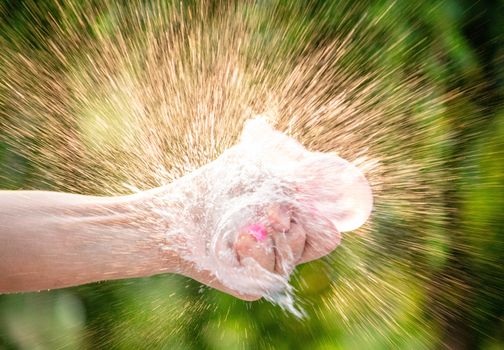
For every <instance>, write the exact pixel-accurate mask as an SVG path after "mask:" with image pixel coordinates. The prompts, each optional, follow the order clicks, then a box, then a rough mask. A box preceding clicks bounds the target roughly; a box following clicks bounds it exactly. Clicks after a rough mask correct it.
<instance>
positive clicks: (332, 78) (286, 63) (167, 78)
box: [0, 1, 463, 342]
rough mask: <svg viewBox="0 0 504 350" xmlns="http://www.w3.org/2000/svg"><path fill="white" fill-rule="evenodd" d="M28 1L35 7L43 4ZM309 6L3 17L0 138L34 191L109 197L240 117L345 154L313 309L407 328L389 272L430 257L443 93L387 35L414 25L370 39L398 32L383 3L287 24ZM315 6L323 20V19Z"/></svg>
mask: <svg viewBox="0 0 504 350" xmlns="http://www.w3.org/2000/svg"><path fill="white" fill-rule="evenodd" d="M27 6H28V7H29V12H30V13H32V14H33V19H34V20H35V19H37V18H40V13H43V12H44V8H41V7H40V5H36V4H35V3H29V5H27ZM309 8H310V7H309V6H308V8H307V7H305V5H304V4H301V3H296V2H294V3H292V4H290V5H286V4H283V2H278V3H277V2H247V1H244V2H229V3H228V2H207V1H201V2H196V3H194V4H192V5H181V4H179V3H178V2H174V3H171V2H164V1H159V2H156V1H154V2H151V3H149V4H145V3H143V2H140V1H132V2H128V4H127V5H121V6H119V5H116V4H114V2H109V1H104V2H100V5H92V4H90V3H85V4H80V3H79V4H77V3H74V2H65V1H62V2H56V3H55V4H54V8H53V9H52V11H51V13H53V14H55V15H51V16H46V17H44V18H45V20H46V22H45V23H44V26H38V25H36V23H37V22H35V23H34V25H33V26H32V27H30V28H29V33H21V34H19V33H15V32H14V29H13V27H9V26H5V28H2V30H3V32H4V33H5V34H6V35H5V36H3V37H2V39H1V40H2V42H3V44H5V45H4V46H5V47H6V49H4V50H2V51H1V52H0V77H1V79H0V103H1V105H0V107H1V109H0V113H1V119H0V123H1V128H2V131H3V135H2V138H3V141H5V142H7V143H8V144H9V145H11V146H12V147H13V148H15V149H17V150H18V152H19V153H20V154H22V155H23V156H24V157H26V158H27V159H29V160H30V161H31V163H32V164H33V166H34V169H33V173H34V174H35V176H37V177H36V179H35V180H34V183H37V186H38V188H40V184H41V183H43V184H45V185H46V186H47V188H50V189H53V190H61V191H70V192H79V193H88V194H101V195H117V194H125V193H129V192H131V190H134V191H138V190H145V189H149V188H153V187H157V186H162V185H166V184H169V183H170V182H172V181H174V180H176V179H178V178H180V177H182V176H183V175H185V174H188V173H190V172H193V171H195V170H196V169H198V168H200V167H202V166H204V165H205V164H208V163H210V162H212V161H214V160H215V159H217V158H218V157H219V156H220V155H222V154H223V153H224V151H225V150H227V149H228V148H230V147H231V146H233V145H235V144H236V143H237V142H238V137H239V135H240V133H241V131H242V129H243V126H244V123H245V121H246V120H249V119H251V118H254V117H255V116H256V115H259V114H261V115H265V116H266V118H267V119H268V120H269V122H270V123H271V124H272V125H274V127H275V128H276V129H278V130H280V131H282V132H284V134H285V135H289V136H291V137H293V138H294V139H296V140H298V141H299V142H300V143H301V144H302V145H303V146H304V147H306V148H307V149H308V150H309V151H318V152H333V153H334V154H337V155H338V156H340V157H342V158H344V159H347V160H348V161H350V162H352V163H353V164H354V165H355V166H357V167H358V168H359V169H360V170H361V171H362V173H363V174H364V175H365V177H366V178H367V179H368V181H369V183H370V185H371V187H372V191H373V196H374V203H375V207H374V211H373V214H372V216H371V220H369V221H368V222H367V223H366V224H365V225H364V226H362V227H361V228H359V229H358V230H357V231H356V232H354V233H351V234H347V235H345V237H344V239H343V243H342V246H341V247H340V248H338V250H337V252H336V253H335V254H334V255H333V256H332V257H331V258H330V259H328V260H327V261H326V262H327V264H326V268H325V273H326V275H327V279H326V280H327V286H328V290H329V291H330V292H328V293H325V294H324V296H323V297H322V300H321V301H320V302H319V303H317V304H316V305H312V309H313V313H314V314H319V315H321V317H328V316H327V315H328V313H327V311H328V310H330V311H331V312H330V313H329V314H330V315H332V316H331V317H333V318H334V320H333V321H335V322H341V323H344V324H345V325H346V326H347V327H348V329H349V330H350V331H351V332H354V333H356V334H368V335H370V334H373V332H380V330H382V329H384V328H386V329H389V330H390V329H392V330H393V331H394V332H397V334H402V335H405V332H404V330H402V329H401V328H400V325H399V324H398V322H397V319H398V318H400V314H401V312H406V313H408V312H411V313H413V312H414V311H415V309H416V308H418V307H420V306H419V304H421V301H418V300H412V299H411V294H410V293H409V289H408V288H407V287H405V286H412V288H413V286H414V287H420V288H423V287H422V286H427V285H430V284H431V283H432V276H431V275H430V274H429V272H428V270H427V269H425V270H424V269H423V266H422V265H421V264H422V262H423V263H424V264H431V263H432V262H434V263H439V264H441V263H442V262H443V261H444V259H446V251H445V248H446V242H445V238H444V237H445V236H444V235H443V234H442V232H441V231H440V229H435V228H442V227H443V225H444V223H445V220H446V216H447V210H446V208H445V205H444V204H443V188H444V187H445V185H446V183H447V182H449V181H451V180H452V178H451V177H450V176H451V175H450V174H449V173H447V172H446V170H445V169H446V167H445V164H446V162H447V161H448V160H447V159H446V158H445V157H446V155H445V154H444V153H443V147H442V146H440V145H442V144H444V143H449V142H450V137H451V135H449V133H448V132H446V130H441V129H440V125H443V118H445V116H444V115H443V112H444V111H445V104H446V103H447V102H448V101H450V100H451V99H453V98H454V97H456V95H457V94H456V93H454V92H450V93H446V92H444V91H443V90H442V89H440V88H439V86H438V85H437V84H436V81H435V79H433V78H432V77H429V76H428V75H427V73H426V70H424V68H425V67H424V66H423V65H422V63H415V64H414V65H413V66H411V65H405V64H404V65H403V64H402V63H401V62H402V60H401V58H403V57H409V56H410V55H412V51H410V50H419V52H421V47H422V46H421V42H419V43H418V46H417V47H415V46H413V48H412V46H411V45H401V44H402V43H403V42H404V41H407V40H410V39H411V35H412V33H411V32H412V30H408V29H407V28H402V30H401V34H400V35H395V36H393V37H391V38H390V40H384V39H383V35H384V33H389V34H390V33H396V32H395V31H393V26H394V25H395V24H394V23H390V21H388V17H389V15H390V13H391V12H394V11H398V10H397V9H396V6H395V5H394V4H392V5H390V6H384V7H382V8H380V9H378V10H377V12H378V13H379V16H376V14H375V16H372V17H371V16H368V15H367V13H366V11H364V10H365V7H364V6H362V5H360V4H354V5H351V6H347V5H330V6H329V5H328V7H327V8H323V9H318V11H319V13H322V14H324V16H319V17H315V19H313V20H312V21H310V22H308V23H303V21H302V20H300V19H301V18H303V14H304V13H306V12H307V11H310V9H309ZM312 10H313V9H312ZM331 15H334V16H336V15H337V16H340V18H341V21H340V25H339V26H338V28H334V27H330V26H329V25H328V24H327V23H326V22H327V18H328V17H330V16H331ZM42 28H48V29H47V32H45V31H44V32H42ZM327 28H332V29H331V30H332V32H331V33H332V34H331V35H328V33H327V32H326V33H324V29H325V30H329V29H327ZM9 38H14V39H12V40H10V39H9ZM327 38H331V39H330V40H329V39H327ZM378 47H379V49H377V48H378ZM404 47H408V48H409V50H408V51H405V50H403V49H402V48H404ZM216 181H217V180H216ZM226 205H229V203H227V204H226ZM209 219H210V218H209ZM412 256H417V257H418V256H420V257H421V259H419V260H418V259H417V260H415V261H420V263H419V265H418V266H412V265H411V263H410V262H411V261H412V260H411V257H412ZM440 283H444V282H440ZM452 283H454V284H456V283H457V282H456V281H452ZM297 286H298V288H300V289H301V290H302V289H303V288H304V287H306V288H308V287H309V281H304V280H299V281H298V282H297ZM461 290H463V288H462V289H460V288H459V289H457V291H458V292H460V291H461ZM458 292H457V293H458ZM457 297H458V295H457V296H456V298H455V299H457ZM452 310H453V309H452ZM418 322H419V323H420V324H421V323H422V322H425V321H424V320H418ZM427 329H428V324H427V323H426V325H425V329H424V331H425V334H421V335H417V336H418V337H420V338H421V337H428V335H427V333H428V332H427ZM370 336H371V335H370ZM390 341H391V342H393V341H394V340H392V339H391V340H390Z"/></svg>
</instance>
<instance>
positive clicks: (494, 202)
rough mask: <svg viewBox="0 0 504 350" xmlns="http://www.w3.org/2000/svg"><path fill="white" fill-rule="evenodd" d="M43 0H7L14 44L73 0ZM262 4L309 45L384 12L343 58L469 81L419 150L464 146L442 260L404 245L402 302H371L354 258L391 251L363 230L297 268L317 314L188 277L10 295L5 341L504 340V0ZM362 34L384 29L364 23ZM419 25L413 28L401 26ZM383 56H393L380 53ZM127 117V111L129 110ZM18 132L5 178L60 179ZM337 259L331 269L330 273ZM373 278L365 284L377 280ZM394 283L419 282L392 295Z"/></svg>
mask: <svg viewBox="0 0 504 350" xmlns="http://www.w3.org/2000/svg"><path fill="white" fill-rule="evenodd" d="M42 3H43V4H42V5H40V6H42V8H44V9H45V10H46V12H43V11H42V12H39V13H37V14H35V15H34V16H35V18H32V20H33V21H35V20H37V21H36V23H33V22H30V21H27V20H26V16H27V13H29V11H30V6H31V2H23V1H20V2H18V1H4V2H3V3H1V4H0V21H1V22H0V45H18V44H19V42H17V40H19V38H25V39H26V42H23V43H22V44H19V45H21V47H22V46H23V45H27V46H29V47H35V48H36V47H37V45H39V43H38V42H37V37H38V36H39V35H41V34H40V32H37V33H34V32H33V27H34V26H40V27H44V26H45V25H47V23H46V22H45V21H44V18H43V16H45V15H49V14H53V13H57V11H56V8H57V7H58V5H57V4H58V3H57V2H52V1H46V2H42ZM191 3H193V5H194V2H191ZM259 3H260V4H261V6H263V7H264V8H263V12H264V16H268V15H271V14H272V13H273V15H276V16H278V17H279V21H289V22H290V23H294V22H295V23H296V25H291V26H290V27H289V28H290V31H289V32H287V33H286V35H285V42H284V43H283V44H282V47H281V48H280V51H281V53H283V52H284V51H285V53H287V52H290V51H292V50H295V49H299V48H297V47H294V46H295V45H296V44H295V43H296V42H297V41H296V40H294V38H295V37H296V36H297V35H299V33H300V32H302V31H303V30H306V31H311V32H312V33H313V35H314V36H315V37H316V40H314V42H313V45H314V46H317V45H319V44H320V43H323V42H325V41H327V40H330V39H331V38H334V37H335V36H338V35H339V36H342V35H343V36H344V35H346V34H348V33H347V32H348V28H349V27H348V26H345V27H343V26H342V22H343V21H345V23H347V24H348V23H358V22H360V21H364V22H367V25H366V26H364V27H366V28H368V27H369V26H374V28H373V31H372V34H373V35H374V37H373V38H374V40H372V41H370V40H366V41H365V43H366V44H368V43H369V45H366V46H362V47H360V50H358V51H356V54H355V55H354V56H352V55H350V56H348V57H347V59H348V62H345V61H342V62H341V64H342V65H345V64H350V63H352V64H355V62H361V63H362V67H361V68H362V71H363V72H370V71H373V70H375V69H377V68H379V67H380V66H387V67H399V68H400V69H397V71H394V72H391V76H390V79H392V80H393V79H395V76H394V75H398V76H407V75H408V74H411V72H412V70H413V69H414V68H415V67H418V65H419V64H421V65H422V67H424V68H425V72H426V75H427V76H428V77H429V79H430V80H432V81H435V82H436V84H437V85H436V86H438V87H439V89H440V91H439V93H440V94H441V93H443V92H446V91H452V90H457V91H465V93H463V94H460V95H456V96H454V97H453V99H452V100H451V101H450V102H448V103H447V104H446V105H445V106H444V108H443V112H442V113H440V115H433V116H432V120H431V121H429V122H431V123H435V124H436V128H434V130H436V134H432V135H431V137H432V138H433V139H437V138H441V137H442V136H444V135H451V136H452V137H450V139H449V140H445V141H446V142H439V143H436V147H435V148H429V149H425V148H423V149H420V150H416V152H417V153H415V152H412V154H413V155H416V156H418V158H419V159H422V157H427V156H438V155H442V158H443V159H447V158H448V159H450V161H449V162H447V163H446V164H441V165H440V166H442V167H444V168H445V169H446V170H447V173H448V174H451V175H453V178H454V179H456V180H454V181H452V182H451V183H450V186H451V187H450V188H446V189H445V190H446V192H445V198H446V201H447V203H449V204H448V205H449V207H448V208H447V209H449V210H450V213H449V215H448V223H447V224H445V225H441V224H440V225H437V226H433V227H432V229H431V230H430V231H429V232H426V233H425V235H426V239H425V240H426V242H427V247H428V249H427V250H426V252H425V257H424V258H425V261H426V262H425V261H423V260H422V261H421V260H420V258H419V257H418V256H413V258H411V259H410V257H409V256H406V257H405V259H403V260H398V261H409V265H405V264H399V263H398V264H397V266H395V267H394V269H395V271H396V272H397V273H396V274H393V273H391V274H390V275H387V276H386V278H385V279H384V281H382V283H383V289H382V290H381V291H380V293H382V294H381V295H379V297H383V298H388V297H390V298H391V299H390V300H391V302H390V303H389V304H387V305H383V304H380V303H379V302H377V300H380V298H379V297H378V298H374V299H367V295H366V292H365V291H362V290H360V291H359V290H356V291H355V295H354V296H353V297H354V298H357V299H358V300H361V301H362V303H361V304H358V305H356V304H345V302H344V298H345V297H346V296H345V295H338V294H336V295H334V293H335V291H336V292H337V291H338V288H337V285H338V284H339V283H340V284H342V283H355V281H354V280H352V276H353V275H355V271H354V270H352V269H353V268H356V267H357V266H359V265H360V264H362V261H361V260H362V259H369V260H370V261H368V263H369V262H372V260H373V257H374V256H376V255H373V254H382V253H383V251H381V250H377V251H373V248H372V247H370V248H369V250H370V252H369V255H368V256H367V257H366V255H365V254H361V255H358V254H352V249H362V247H363V246H365V244H362V243H360V244H359V240H360V238H359V237H352V238H349V239H348V240H347V241H346V242H345V246H346V247H342V248H341V251H339V252H338V254H336V255H337V256H335V257H333V261H331V262H330V263H331V264H333V265H332V266H336V267H340V268H341V269H340V270H339V272H337V273H334V271H332V270H331V269H330V268H328V267H327V264H328V262H327V261H319V262H314V263H311V264H309V265H306V266H302V267H301V268H300V269H299V271H298V272H297V275H296V278H295V284H296V287H297V288H298V289H299V291H300V299H301V300H302V302H304V304H305V305H304V307H305V308H306V310H307V311H308V313H309V315H310V317H309V318H308V319H303V320H297V319H295V318H293V317H292V316H291V315H289V314H286V313H285V312H283V311H282V310H280V309H279V308H278V307H277V306H274V305H271V304H270V303H267V302H265V301H260V302H254V303H248V302H242V301H238V300H236V299H234V298H233V297H230V296H228V295H224V294H222V293H220V292H217V291H211V290H208V289H207V288H204V289H203V290H202V287H201V286H200V285H199V284H198V283H196V282H194V281H190V280H188V279H186V278H182V277H179V276H156V277H152V278H147V279H137V280H128V281H119V282H103V283H98V284H93V285H87V286H82V287H78V288H71V289H66V290H60V291H48V292H41V293H29V294H23V295H3V296H0V349H56V348H58V349H60V348H61V349H81V348H82V349H100V348H103V349H140V348H149V349H150V348H152V349H188V348H194V349H256V348H257V349H263V348H264V349H298V348H299V349H321V350H322V349H354V348H355V349H369V348H371V349H389V348H392V347H396V348H405V349H406V348H408V349H423V348H425V349H431V348H435V347H439V346H454V347H456V346H458V345H460V342H461V343H463V345H464V346H465V347H466V348H482V349H497V348H502V347H504V336H503V334H504V331H503V330H504V323H503V321H502V316H503V310H504V299H503V298H504V282H503V281H504V268H503V266H504V265H503V264H502V261H504V245H503V242H504V232H503V228H504V210H503V209H504V201H503V199H504V193H503V189H504V151H503V150H504V142H503V140H504V109H503V107H502V106H504V104H503V102H502V97H503V95H504V72H503V69H502V67H503V66H504V62H502V55H503V53H504V46H503V31H502V28H504V18H503V15H502V14H503V13H504V9H503V8H502V5H499V2H498V1H496V2H495V3H492V2H489V3H488V5H487V6H485V5H483V4H484V2H478V4H477V5H474V4H473V3H472V2H470V1H464V0H447V1H443V2H421V4H417V5H413V4H412V3H411V2H407V1H399V2H391V1H381V0H376V1H368V2H358V3H354V2H352V1H348V2H345V1H342V2H330V1H329V2H326V1H308V2H305V1H292V2H289V1H273V2H270V1H260V2H259ZM61 4H62V6H63V8H64V10H65V11H68V12H72V11H75V12H78V9H79V8H80V6H85V5H83V4H87V5H89V6H91V7H92V3H91V2H81V1H72V2H62V3H61ZM118 6H119V5H118ZM215 6H218V2H215ZM273 10H274V11H273ZM499 10H500V11H499ZM499 13H500V15H499ZM37 16H38V17H37ZM378 18H380V19H381V20H379V21H378V20H377V19H378ZM74 20H75V21H77V18H74ZM313 23H316V24H317V25H313ZM68 25H72V24H71V23H70V24H68ZM114 25H118V24H116V23H115V22H114V18H113V17H112V16H106V15H103V16H102V17H100V18H98V19H97V20H96V22H95V23H94V26H93V25H90V27H89V28H88V30H89V31H91V32H94V33H95V34H96V35H108V33H110V30H111V28H112V27H113V26H114ZM123 25H124V24H123ZM260 28H261V30H260V32H258V35H260V36H261V37H262V38H263V39H264V37H266V38H267V36H268V31H269V30H270V29H269V28H268V27H267V26H263V27H260ZM475 28H476V30H475ZM47 29H48V30H49V28H47ZM354 35H355V36H356V37H358V36H359V35H370V32H359V31H358V30H357V31H356V32H355V33H354ZM403 37H407V38H406V40H401V38H403ZM387 42H388V43H390V42H397V43H398V44H397V45H396V46H394V48H393V50H387V51H386V52H381V51H380V49H381V47H383V46H384V44H385V43H387ZM420 47H421V50H420V49H419V48H420ZM0 55H1V53H0ZM369 55H375V56H376V58H377V59H376V60H373V61H371V60H366V59H364V57H366V56H369ZM373 65H374V66H373ZM2 74H5V72H3V70H2V69H1V67H0V79H1V78H2ZM0 88H1V85H0ZM433 97H434V96H433ZM2 108H4V106H3V104H2V101H1V100H0V116H2V115H4V114H3V113H1V112H2V111H3V112H5V111H4V110H3V109H2ZM97 108H107V106H106V105H105V106H104V105H101V106H99V107H97ZM418 108H421V106H419V107H418ZM83 115H84V116H85V117H86V118H88V119H87V120H85V121H84V122H83V127H84V128H89V129H92V128H96V127H98V126H97V125H98V124H97V123H96V122H95V121H94V119H93V118H94V116H93V111H85V113H83ZM113 122H114V123H123V122H124V121H122V120H120V118H118V119H117V120H113ZM0 125H2V124H1V123H0ZM90 133H93V134H96V135H98V137H99V138H101V141H103V142H106V141H107V137H109V136H110V135H108V133H107V130H105V129H103V130H94V129H92V130H91V131H90ZM119 136H120V135H119ZM119 136H118V137H119ZM3 137H6V138H7V134H6V133H4V132H3V130H1V129H0V188H2V189H22V188H25V187H30V188H33V187H39V188H41V187H44V188H45V186H46V182H45V181H43V179H42V180H41V179H39V178H38V177H37V176H35V175H34V173H33V167H32V165H31V164H30V162H29V161H28V160H26V159H25V158H23V157H22V156H21V152H19V150H16V149H14V148H10V147H8V146H7V141H8V140H7V139H6V138H5V139H4V138H3ZM27 142H28V141H27ZM422 152H423V153H422ZM401 219H404V218H403V214H401V213H394V212H391V213H390V221H387V222H377V224H376V225H377V227H378V232H379V234H378V235H379V239H383V242H387V240H390V239H398V237H394V236H393V234H394V232H395V231H394V229H393V227H390V225H389V224H390V223H394V222H400V221H401ZM396 247H398V246H396ZM391 249H392V248H391ZM389 253H390V252H389ZM393 253H394V254H401V253H404V254H406V252H396V251H394V252H393ZM0 259H1V257H0ZM408 259H410V260H408ZM348 266H350V267H348ZM418 266H422V268H425V269H427V270H428V271H427V272H428V273H429V274H431V275H432V276H439V278H440V279H441V278H443V279H449V280H450V281H455V282H453V284H449V285H448V286H443V287H440V288H439V289H438V286H437V285H436V284H429V282H428V281H427V282H426V281H419V280H417V279H415V278H414V276H415V274H416V273H417V272H418ZM375 268H377V269H378V268H379V267H375ZM325 270H327V273H322V272H323V271H325ZM423 272H425V271H423ZM404 276H411V278H409V277H408V278H405V277H404ZM456 281H460V282H461V283H465V284H467V285H469V286H470V287H471V290H472V291H473V293H472V294H471V295H468V296H466V298H465V299H463V302H464V306H463V307H462V308H461V309H458V308H459V307H460V305H461V300H459V299H457V298H458V297H457V295H458V293H457V292H456V291H457V288H459V286H458V285H457V282H456ZM361 282H362V283H361V284H358V283H356V285H358V286H365V285H366V283H367V282H366V281H361ZM390 285H401V286H403V288H401V291H400V293H399V294H394V296H393V297H392V292H391V290H390V289H388V288H389V286H390ZM334 286H336V288H333V287H334ZM375 292H376V290H375ZM387 293H389V294H390V295H389V294H387ZM334 298H341V299H340V302H339V303H338V305H337V306H338V307H339V308H340V309H339V312H336V311H334V310H335V308H334V304H331V303H332V302H333V301H332V300H333V299H334ZM387 300H388V299H387ZM455 309H457V310H455ZM377 322H380V323H379V324H376V323H377ZM457 344H458V345H457Z"/></svg>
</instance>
